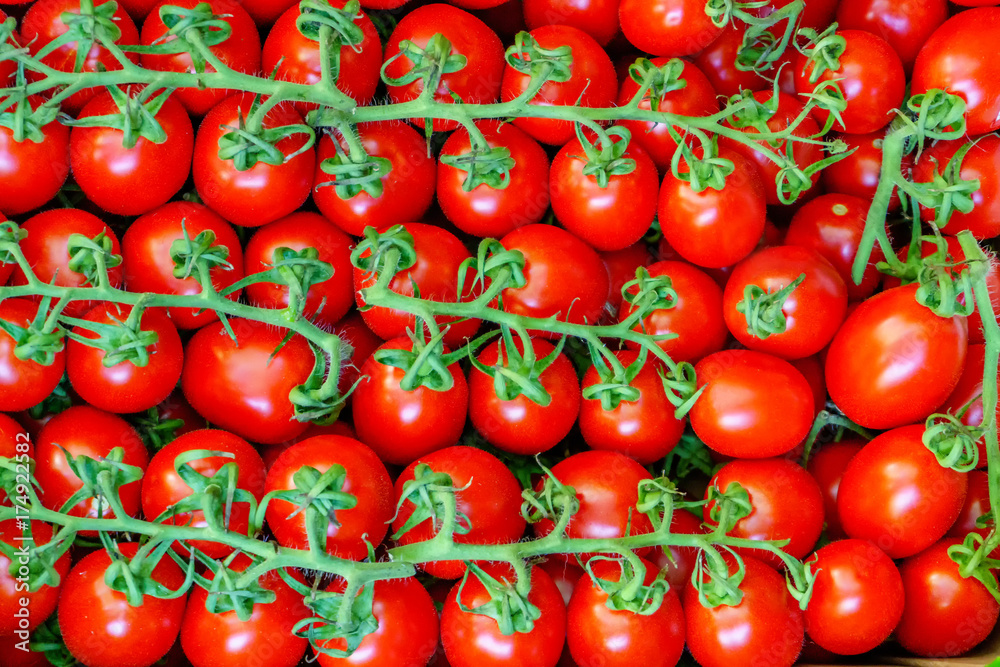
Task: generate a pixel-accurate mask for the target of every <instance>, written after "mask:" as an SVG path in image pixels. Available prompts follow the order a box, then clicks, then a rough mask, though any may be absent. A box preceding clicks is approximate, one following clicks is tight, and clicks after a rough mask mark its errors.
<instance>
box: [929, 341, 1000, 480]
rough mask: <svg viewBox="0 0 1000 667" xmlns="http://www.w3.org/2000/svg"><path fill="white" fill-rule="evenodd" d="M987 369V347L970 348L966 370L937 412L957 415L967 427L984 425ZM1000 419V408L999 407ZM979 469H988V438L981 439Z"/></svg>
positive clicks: (998, 415) (977, 344)
mask: <svg viewBox="0 0 1000 667" xmlns="http://www.w3.org/2000/svg"><path fill="white" fill-rule="evenodd" d="M985 367H986V346H985V345H983V344H981V343H976V344H975V345H970V346H969V351H968V354H967V355H966V358H965V368H964V370H963V371H962V375H961V377H960V378H959V379H958V385H956V386H955V391H953V392H952V393H951V396H949V397H948V400H946V401H945V402H944V403H943V404H941V406H939V407H938V408H937V409H936V410H935V412H942V413H948V414H952V415H956V416H958V418H959V421H961V422H962V423H963V424H965V425H966V426H981V425H982V424H983V369H984V368H985ZM997 418H998V419H1000V406H998V407H997ZM978 467H979V468H985V467H986V438H985V436H984V437H982V438H980V439H979V465H978Z"/></svg>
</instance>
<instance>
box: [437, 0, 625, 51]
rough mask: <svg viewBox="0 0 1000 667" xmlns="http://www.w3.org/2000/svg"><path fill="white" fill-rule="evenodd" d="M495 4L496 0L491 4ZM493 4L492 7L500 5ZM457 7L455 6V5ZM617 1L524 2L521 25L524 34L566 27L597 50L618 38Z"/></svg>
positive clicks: (544, 0) (567, 0)
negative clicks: (584, 35) (591, 40)
mask: <svg viewBox="0 0 1000 667" xmlns="http://www.w3.org/2000/svg"><path fill="white" fill-rule="evenodd" d="M493 1H494V2H496V0H493ZM503 1H504V0H501V2H496V4H502V2H503ZM456 4H459V3H456ZM618 4H619V0H584V1H583V2H579V1H578V0H526V1H525V2H524V21H525V23H527V25H528V30H534V29H535V28H540V27H542V26H543V25H568V26H572V27H574V28H579V29H580V30H582V31H584V32H585V33H587V34H588V35H590V36H591V37H593V38H594V39H595V40H597V43H598V44H600V45H601V46H607V45H608V42H610V41H611V40H612V39H613V38H614V37H615V35H617V34H618Z"/></svg>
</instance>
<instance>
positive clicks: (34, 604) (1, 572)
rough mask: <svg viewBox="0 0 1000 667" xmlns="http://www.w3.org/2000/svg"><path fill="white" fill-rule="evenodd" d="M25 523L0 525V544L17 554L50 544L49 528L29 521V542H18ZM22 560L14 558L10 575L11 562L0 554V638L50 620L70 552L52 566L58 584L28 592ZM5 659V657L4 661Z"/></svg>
mask: <svg viewBox="0 0 1000 667" xmlns="http://www.w3.org/2000/svg"><path fill="white" fill-rule="evenodd" d="M27 523H28V522H27V521H24V519H18V520H15V519H7V520H5V521H0V542H4V543H6V544H7V546H9V547H11V548H13V549H15V550H18V551H19V550H20V548H21V547H22V546H31V545H32V543H33V544H34V545H35V546H41V545H43V544H48V543H49V542H51V541H52V526H50V525H49V524H47V523H44V522H42V521H31V522H30V523H31V535H30V540H31V542H27V541H22V540H24V537H25V535H24V531H23V530H22V529H21V527H20V526H19V525H18V524H27ZM25 527H27V526H25ZM64 539H65V538H64ZM23 559H24V556H23V555H22V556H20V557H16V556H15V559H14V560H15V562H16V563H17V564H18V568H16V569H15V571H14V572H15V573H14V574H11V571H10V566H11V559H10V558H9V557H8V556H6V555H5V554H4V553H3V552H2V551H0V636H3V635H13V634H14V633H15V632H18V631H25V630H33V629H34V628H36V627H38V626H39V625H41V624H42V622H43V621H44V620H45V619H47V618H48V617H49V616H51V615H52V612H54V611H55V610H56V602H57V601H58V600H59V590H60V588H61V586H62V583H63V582H65V581H66V573H67V572H69V561H70V552H69V551H66V553H64V554H63V555H62V556H60V557H59V559H58V560H56V562H55V571H56V574H57V575H58V577H59V582H60V583H58V584H56V585H54V586H52V585H45V586H42V587H41V588H39V589H38V590H36V591H29V590H28V588H27V583H28V582H29V579H28V577H30V576H31V574H30V570H29V568H28V565H29V564H28V562H27V561H26V560H23ZM6 658H7V655H6V654H5V655H4V659H6ZM4 664H6V663H4Z"/></svg>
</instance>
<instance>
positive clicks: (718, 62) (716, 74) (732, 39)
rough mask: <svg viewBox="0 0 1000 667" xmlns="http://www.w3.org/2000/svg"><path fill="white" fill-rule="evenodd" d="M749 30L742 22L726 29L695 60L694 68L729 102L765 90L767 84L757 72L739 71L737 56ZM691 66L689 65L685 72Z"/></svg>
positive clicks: (734, 22) (731, 24) (728, 25)
mask: <svg viewBox="0 0 1000 667" xmlns="http://www.w3.org/2000/svg"><path fill="white" fill-rule="evenodd" d="M745 31H746V28H745V26H744V25H743V23H742V22H740V21H733V22H731V23H729V24H727V25H726V27H724V28H723V29H722V32H721V33H719V36H718V38H716V39H715V40H714V41H713V42H712V43H711V44H709V45H708V46H707V47H705V49H703V50H702V51H701V52H699V53H698V54H697V55H695V56H694V64H695V65H696V66H697V67H698V69H699V70H701V71H702V72H703V73H704V74H705V76H706V77H707V78H708V81H709V83H710V84H711V85H712V87H713V88H714V89H715V92H717V93H718V94H719V95H724V96H725V97H727V98H729V97H732V96H733V95H738V94H739V93H740V91H741V90H751V91H755V90H764V89H765V88H768V87H769V85H768V82H767V80H766V79H765V78H764V77H762V76H760V75H759V74H757V73H756V72H745V71H743V70H740V69H736V65H735V63H736V55H737V54H738V53H739V51H740V47H741V46H742V45H743V35H744V33H745ZM686 68H687V66H686V65H685V69H686Z"/></svg>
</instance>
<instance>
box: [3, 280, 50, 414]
mask: <svg viewBox="0 0 1000 667" xmlns="http://www.w3.org/2000/svg"><path fill="white" fill-rule="evenodd" d="M37 312H38V305H37V304H34V303H32V302H31V301H28V300H27V299H4V300H3V301H2V302H0V319H3V320H6V321H7V322H10V323H11V324H15V325H17V326H19V327H26V326H27V325H28V324H29V323H31V322H32V321H33V320H34V319H35V315H36V313H37ZM15 348H16V344H15V342H14V339H13V338H11V337H10V334H8V333H7V332H6V331H0V410H4V411H6V412H16V411H18V410H27V409H28V408H33V407H35V406H36V405H38V404H39V403H41V402H42V401H44V400H45V398H46V397H47V396H48V395H49V394H51V393H52V390H53V389H55V388H56V385H58V384H59V380H60V379H61V378H62V375H63V369H65V368H66V356H65V352H64V351H63V350H60V351H59V352H56V354H55V357H54V359H53V361H52V364H51V365H49V366H43V365H41V364H39V363H36V362H34V361H31V360H30V359H29V360H21V359H18V358H17V357H16V356H15V353H14V350H15Z"/></svg>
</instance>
